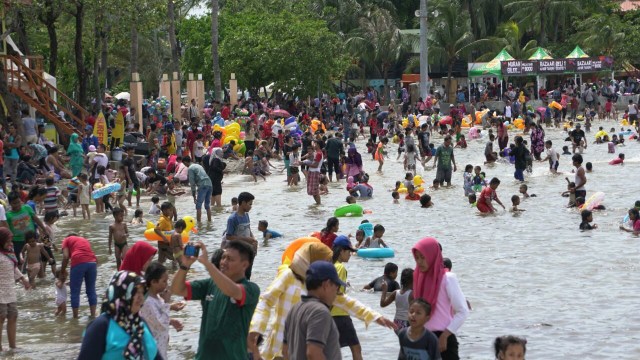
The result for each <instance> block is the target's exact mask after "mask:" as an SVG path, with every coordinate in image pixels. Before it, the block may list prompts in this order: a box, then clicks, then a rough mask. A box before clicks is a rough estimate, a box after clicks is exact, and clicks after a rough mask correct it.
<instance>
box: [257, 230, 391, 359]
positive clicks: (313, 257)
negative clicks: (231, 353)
mask: <svg viewBox="0 0 640 360" xmlns="http://www.w3.org/2000/svg"><path fill="white" fill-rule="evenodd" d="M332 256H333V252H332V251H331V249H329V247H327V246H326V245H324V244H322V243H318V242H310V243H306V244H304V245H302V246H301V247H300V248H299V249H298V251H296V253H295V255H294V256H293V260H292V261H291V264H290V265H289V267H283V268H282V270H281V271H280V272H279V273H278V275H277V276H276V278H275V280H274V281H273V282H272V283H271V285H269V287H268V288H267V289H266V290H265V291H264V292H263V293H262V294H260V300H259V302H258V306H257V307H256V310H255V312H254V313H253V318H252V319H251V325H250V328H249V337H248V339H247V342H248V344H247V347H248V348H249V351H250V352H251V353H253V354H254V355H253V356H254V358H258V359H264V360H273V359H281V358H282V356H283V355H282V344H283V343H282V341H283V335H284V322H285V320H286V318H287V315H288V314H289V311H290V310H291V308H292V307H293V305H295V304H296V303H298V302H299V301H300V299H301V294H302V292H303V291H304V288H305V285H304V280H305V278H306V274H307V269H308V268H309V265H311V264H312V263H314V262H316V261H321V260H322V261H331V258H332ZM333 306H334V307H337V308H339V309H342V310H344V311H346V312H347V313H348V314H349V315H350V316H353V317H356V318H358V319H360V320H362V321H364V322H365V324H366V325H367V326H368V325H369V324H370V323H371V322H372V321H375V322H376V323H378V324H380V325H382V326H386V327H390V328H393V327H394V325H393V322H392V321H390V320H389V319H387V318H385V317H383V316H382V315H380V314H379V313H377V312H375V311H373V310H371V309H369V308H368V307H366V306H364V305H363V304H361V303H360V302H358V301H357V300H355V299H352V298H350V297H348V296H346V295H338V297H337V298H336V300H335V301H334V303H333ZM267 329H268V330H269V331H268V332H267ZM260 337H264V344H263V346H262V351H260V350H259V349H258V339H259V338H260ZM258 354H260V357H258Z"/></svg>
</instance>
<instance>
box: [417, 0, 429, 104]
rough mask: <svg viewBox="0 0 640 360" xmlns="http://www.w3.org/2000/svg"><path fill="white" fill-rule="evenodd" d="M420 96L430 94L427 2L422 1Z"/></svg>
mask: <svg viewBox="0 0 640 360" xmlns="http://www.w3.org/2000/svg"><path fill="white" fill-rule="evenodd" d="M419 11H420V14H419V17H420V96H421V97H422V99H423V100H425V99H426V98H427V94H428V93H429V56H428V46H427V45H428V44H427V0H420V10H419Z"/></svg>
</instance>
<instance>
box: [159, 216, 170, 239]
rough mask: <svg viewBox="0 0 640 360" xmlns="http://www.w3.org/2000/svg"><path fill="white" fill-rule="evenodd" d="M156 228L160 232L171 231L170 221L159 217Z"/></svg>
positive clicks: (168, 236) (164, 217)
mask: <svg viewBox="0 0 640 360" xmlns="http://www.w3.org/2000/svg"><path fill="white" fill-rule="evenodd" d="M156 227H158V228H160V230H162V231H173V223H172V222H171V219H169V218H168V217H166V216H164V215H160V220H158V225H156ZM165 236H166V237H167V239H170V238H171V235H167V234H166V233H165Z"/></svg>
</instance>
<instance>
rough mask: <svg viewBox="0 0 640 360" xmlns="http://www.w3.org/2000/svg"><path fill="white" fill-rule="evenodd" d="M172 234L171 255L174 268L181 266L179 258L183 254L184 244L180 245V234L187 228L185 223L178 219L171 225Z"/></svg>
mask: <svg viewBox="0 0 640 360" xmlns="http://www.w3.org/2000/svg"><path fill="white" fill-rule="evenodd" d="M173 227H174V229H173V234H171V241H170V242H171V253H172V254H173V260H174V263H173V264H174V267H175V265H176V263H177V264H182V260H181V257H182V255H183V252H184V244H183V243H182V232H183V231H184V230H185V229H186V228H187V223H186V222H185V221H184V220H182V219H180V220H178V221H176V223H175V224H174V225H173Z"/></svg>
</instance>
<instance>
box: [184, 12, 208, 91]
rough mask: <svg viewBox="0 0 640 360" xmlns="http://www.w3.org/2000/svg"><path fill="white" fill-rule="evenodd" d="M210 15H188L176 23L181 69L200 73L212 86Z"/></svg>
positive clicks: (205, 81)
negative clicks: (179, 42) (180, 53)
mask: <svg viewBox="0 0 640 360" xmlns="http://www.w3.org/2000/svg"><path fill="white" fill-rule="evenodd" d="M210 29H211V15H210V14H209V15H203V16H199V17H188V18H186V19H184V20H183V21H182V22H181V23H180V24H179V25H178V34H179V38H180V41H181V44H182V49H183V54H182V59H181V63H180V65H181V71H182V73H184V74H188V73H193V74H202V79H203V80H204V83H205V84H207V85H208V86H213V64H212V63H213V61H212V59H211V31H210Z"/></svg>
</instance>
